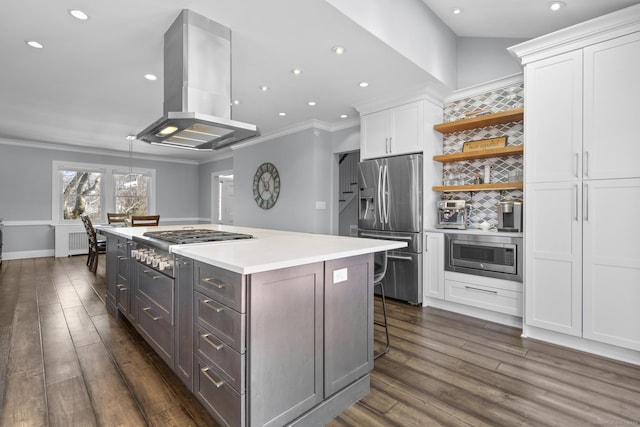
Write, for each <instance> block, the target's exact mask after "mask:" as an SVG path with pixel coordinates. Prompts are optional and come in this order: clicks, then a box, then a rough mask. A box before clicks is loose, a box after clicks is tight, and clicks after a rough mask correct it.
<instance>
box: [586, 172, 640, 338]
mask: <svg viewBox="0 0 640 427" xmlns="http://www.w3.org/2000/svg"><path fill="white" fill-rule="evenodd" d="M638 211H640V179H615V180H598V181H588V182H585V184H584V225H583V233H584V237H583V244H584V255H583V263H584V279H583V292H584V337H585V338H589V339H593V340H596V341H601V342H605V343H609V344H614V345H618V346H621V347H625V348H630V349H634V350H640V245H639V244H638V242H640V227H638V226H637V220H636V218H635V215H636V214H637V213H638Z"/></svg>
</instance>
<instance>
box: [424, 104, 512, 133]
mask: <svg viewBox="0 0 640 427" xmlns="http://www.w3.org/2000/svg"><path fill="white" fill-rule="evenodd" d="M523 119H524V108H514V109H513V110H506V111H499V112H497V113H491V114H484V115H481V116H476V117H471V118H469V119H461V120H456V121H453V122H447V123H441V124H439V125H435V126H434V127H433V128H434V129H435V130H437V131H438V132H440V133H452V132H460V131H462V130H467V129H475V128H482V127H485V126H494V125H499V124H503V123H510V122H518V121H520V120H523Z"/></svg>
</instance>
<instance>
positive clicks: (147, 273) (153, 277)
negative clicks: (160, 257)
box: [142, 270, 162, 280]
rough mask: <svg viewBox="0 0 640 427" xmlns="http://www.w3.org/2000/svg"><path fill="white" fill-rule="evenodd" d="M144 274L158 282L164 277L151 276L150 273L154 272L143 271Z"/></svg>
mask: <svg viewBox="0 0 640 427" xmlns="http://www.w3.org/2000/svg"><path fill="white" fill-rule="evenodd" d="M142 272H143V273H144V274H146V275H147V276H149V277H150V278H152V279H153V280H158V279H160V278H161V277H162V276H153V275H151V274H149V273H153V270H142Z"/></svg>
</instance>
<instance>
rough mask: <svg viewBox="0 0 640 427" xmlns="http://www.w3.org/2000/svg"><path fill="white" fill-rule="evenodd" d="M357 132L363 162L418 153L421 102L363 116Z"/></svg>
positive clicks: (420, 134) (422, 112)
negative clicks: (359, 137)
mask: <svg viewBox="0 0 640 427" xmlns="http://www.w3.org/2000/svg"><path fill="white" fill-rule="evenodd" d="M360 132H361V142H360V158H362V159H372V158H376V157H388V156H396V155H399V154H407V153H420V152H422V149H423V141H424V107H423V101H415V102H411V103H409V104H405V105H401V106H398V107H394V108H390V109H388V110H383V111H378V112H375V113H371V114H364V115H362V117H361V121H360Z"/></svg>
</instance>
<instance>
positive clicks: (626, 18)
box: [507, 3, 640, 65]
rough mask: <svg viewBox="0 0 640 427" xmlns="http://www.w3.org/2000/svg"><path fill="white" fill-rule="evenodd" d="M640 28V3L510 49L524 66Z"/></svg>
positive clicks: (639, 29)
mask: <svg viewBox="0 0 640 427" xmlns="http://www.w3.org/2000/svg"><path fill="white" fill-rule="evenodd" d="M634 31H640V3H639V4H636V5H633V6H629V7H627V8H624V9H620V10H618V11H616V12H612V13H608V14H606V15H602V16H599V17H597V18H594V19H590V20H588V21H585V22H582V23H579V24H576V25H572V26H570V27H567V28H564V29H562V30H558V31H554V32H552V33H549V34H546V35H544V36H540V37H536V38H535V39H532V40H528V41H526V42H523V43H519V44H517V45H515V46H511V47H509V48H507V50H508V51H509V53H511V55H513V56H514V57H515V58H516V59H520V61H521V63H522V65H525V64H527V63H529V62H533V61H539V60H541V59H544V58H548V57H550V56H555V55H559V54H561V53H565V52H569V51H572V50H577V49H581V48H583V47H585V46H589V45H592V44H595V43H599V42H602V41H605V40H609V39H612V38H615V37H619V36H622V35H625V34H628V33H631V32H634Z"/></svg>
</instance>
